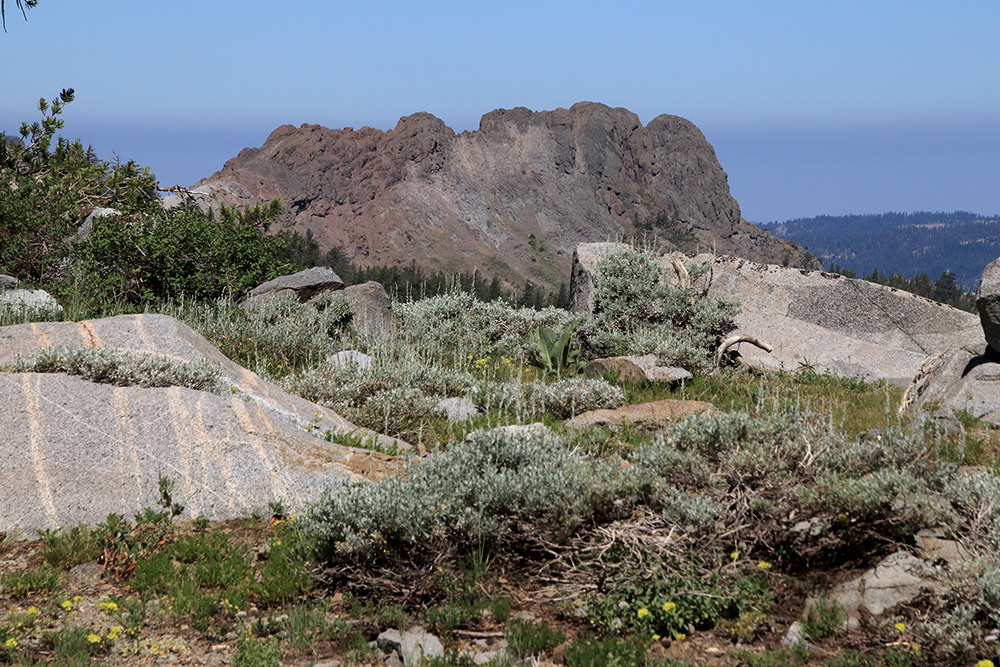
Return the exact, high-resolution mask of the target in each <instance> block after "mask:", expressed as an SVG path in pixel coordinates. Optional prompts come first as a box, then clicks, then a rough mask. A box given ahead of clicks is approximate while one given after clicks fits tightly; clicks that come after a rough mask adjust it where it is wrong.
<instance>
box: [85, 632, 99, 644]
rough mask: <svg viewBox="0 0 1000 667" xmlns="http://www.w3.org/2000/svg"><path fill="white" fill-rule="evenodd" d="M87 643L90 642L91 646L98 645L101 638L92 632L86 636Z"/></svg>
mask: <svg viewBox="0 0 1000 667" xmlns="http://www.w3.org/2000/svg"><path fill="white" fill-rule="evenodd" d="M87 641H88V642H90V643H91V644H100V643H101V636H100V635H95V634H94V633H93V632H92V633H90V634H89V635H87Z"/></svg>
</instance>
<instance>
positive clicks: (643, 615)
mask: <svg viewBox="0 0 1000 667" xmlns="http://www.w3.org/2000/svg"><path fill="white" fill-rule="evenodd" d="M638 614H639V618H646V617H647V616H649V610H648V609H646V608H645V607H643V608H642V609H640V610H639V612H638Z"/></svg>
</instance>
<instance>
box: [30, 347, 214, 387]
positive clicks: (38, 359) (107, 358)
mask: <svg viewBox="0 0 1000 667" xmlns="http://www.w3.org/2000/svg"><path fill="white" fill-rule="evenodd" d="M12 370H13V371H14V372H15V373H68V374H70V375H79V376H80V377H82V378H84V379H85V380H90V381H92V382H106V383H108V384H114V385H119V386H129V385H138V386H140V387H187V388H188V389H196V390H198V391H210V392H213V393H216V394H220V395H225V394H228V393H229V388H228V385H227V384H226V383H225V382H223V380H222V376H221V372H220V371H219V369H218V367H216V366H212V365H210V364H209V363H208V362H204V363H201V364H193V363H189V362H186V361H178V360H177V359H172V358H170V357H165V356H162V355H158V354H149V353H146V352H126V351H121V350H116V349H112V348H96V349H95V348H89V347H83V346H75V347H51V348H48V349H45V350H40V351H39V352H38V353H36V354H35V355H34V356H33V357H31V358H30V359H23V360H18V361H17V362H16V363H15V364H14V365H13V368H12Z"/></svg>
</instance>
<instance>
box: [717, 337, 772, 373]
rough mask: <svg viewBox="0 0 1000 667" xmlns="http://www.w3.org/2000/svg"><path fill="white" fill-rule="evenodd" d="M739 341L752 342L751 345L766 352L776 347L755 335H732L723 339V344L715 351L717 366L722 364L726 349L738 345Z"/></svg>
mask: <svg viewBox="0 0 1000 667" xmlns="http://www.w3.org/2000/svg"><path fill="white" fill-rule="evenodd" d="M737 343H750V344H751V345H756V346H757V347H759V348H760V349H762V350H764V351H765V352H771V351H772V350H773V349H774V348H772V347H771V346H770V345H768V344H767V343H765V342H763V341H759V340H757V339H756V338H754V337H753V336H740V335H736V336H730V337H729V338H727V339H726V340H725V341H723V343H722V345H720V346H719V349H718V350H717V351H716V353H715V365H716V366H719V365H720V364H722V357H723V356H724V355H725V354H726V351H727V350H728V349H729V348H731V347H732V346H733V345H736V344H737Z"/></svg>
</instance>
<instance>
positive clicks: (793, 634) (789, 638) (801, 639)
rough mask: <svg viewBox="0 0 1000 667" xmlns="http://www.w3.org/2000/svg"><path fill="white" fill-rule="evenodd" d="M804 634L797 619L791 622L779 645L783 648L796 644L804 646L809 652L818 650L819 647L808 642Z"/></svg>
mask: <svg viewBox="0 0 1000 667" xmlns="http://www.w3.org/2000/svg"><path fill="white" fill-rule="evenodd" d="M807 640H808V637H807V636H806V632H805V630H804V629H803V628H802V624H801V623H799V622H798V621H795V622H794V623H792V625H791V626H790V627H789V628H788V632H787V633H786V634H785V637H784V639H782V640H781V645H782V646H784V647H785V648H793V647H795V646H796V645H798V644H801V645H802V646H805V647H806V648H807V649H809V651H810V652H814V651H818V650H819V647H818V646H814V645H812V644H810V643H809V642H808V641H807Z"/></svg>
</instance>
